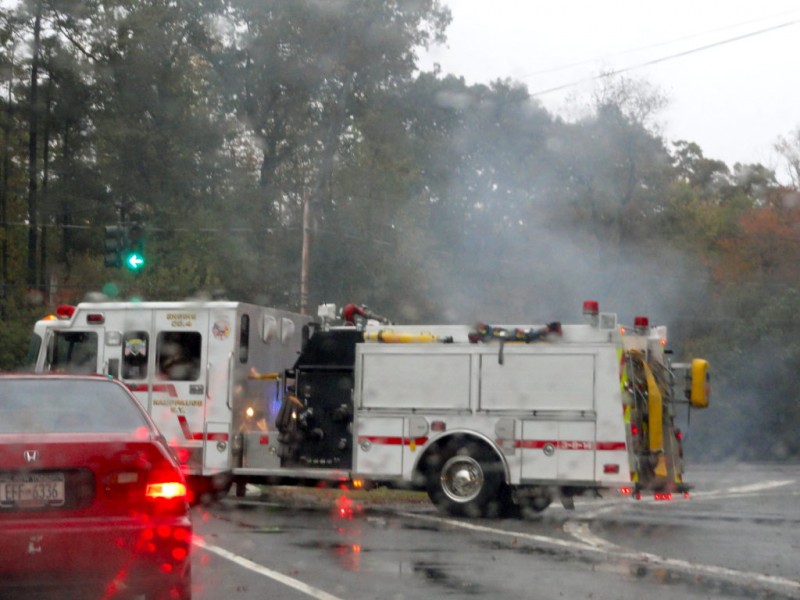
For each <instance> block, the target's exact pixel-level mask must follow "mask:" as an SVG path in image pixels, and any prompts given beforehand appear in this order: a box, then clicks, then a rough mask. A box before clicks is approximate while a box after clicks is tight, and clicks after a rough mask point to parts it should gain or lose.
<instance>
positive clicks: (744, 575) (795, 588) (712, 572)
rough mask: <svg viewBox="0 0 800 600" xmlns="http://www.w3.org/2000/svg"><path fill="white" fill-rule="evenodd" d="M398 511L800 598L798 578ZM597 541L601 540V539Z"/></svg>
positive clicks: (611, 545)
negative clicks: (738, 569) (739, 569)
mask: <svg viewBox="0 0 800 600" xmlns="http://www.w3.org/2000/svg"><path fill="white" fill-rule="evenodd" d="M399 514H402V515H404V516H407V517H412V518H415V519H422V520H425V521H433V522H438V523H442V524H445V525H450V526H452V527H458V528H461V529H467V530H469V531H477V532H480V533H488V534H493V535H499V536H503V537H511V538H514V539H521V540H530V541H533V542H537V543H540V544H545V545H549V546H556V547H559V548H565V549H567V550H570V551H574V552H585V553H589V554H596V555H600V556H607V557H612V558H615V559H625V560H629V561H631V562H636V563H645V564H646V565H648V566H651V567H665V568H668V569H672V570H673V571H679V572H682V573H688V574H690V575H707V576H710V577H714V578H716V579H723V580H725V581H728V582H731V583H734V584H738V585H744V586H757V587H759V588H762V589H767V590H770V591H773V592H777V593H781V594H789V595H792V596H794V597H797V598H800V581H797V580H794V579H788V578H786V577H777V576H772V575H764V574H762V573H752V572H748V571H737V570H734V569H728V568H726V567H717V566H714V565H704V564H699V563H692V562H689V561H685V560H680V559H675V558H667V557H665V556H658V555H657V554H650V553H649V552H635V551H628V550H624V549H622V548H619V547H618V546H614V545H613V544H610V543H609V542H605V543H604V544H603V545H601V546H598V545H594V544H589V543H579V542H574V541H571V540H562V539H559V538H553V537H549V536H544V535H537V534H531V533H526V532H524V531H507V530H504V529H496V528H494V527H487V526H485V525H477V524H475V523H469V522H465V521H457V520H455V519H448V518H444V517H436V516H433V515H425V514H421V513H409V512H402V513H399ZM599 539H600V538H596V539H595V540H594V542H597V540H599ZM601 541H602V542H604V540H601Z"/></svg>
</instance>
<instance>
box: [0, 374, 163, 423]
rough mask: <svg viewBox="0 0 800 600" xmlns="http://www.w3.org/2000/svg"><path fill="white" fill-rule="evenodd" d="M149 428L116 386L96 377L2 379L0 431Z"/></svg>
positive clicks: (0, 387) (128, 398)
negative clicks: (91, 378)
mask: <svg viewBox="0 0 800 600" xmlns="http://www.w3.org/2000/svg"><path fill="white" fill-rule="evenodd" d="M141 427H147V428H149V424H148V422H147V420H146V419H145V417H144V415H143V413H142V411H141V409H140V408H139V407H138V405H137V404H136V403H135V401H134V400H133V399H132V398H131V397H130V396H129V395H128V394H127V393H126V392H125V390H123V389H121V388H120V387H119V386H118V385H116V384H114V383H112V382H110V381H104V380H102V379H98V380H78V379H76V380H69V379H58V378H54V379H49V378H42V379H0V433H82V432H85V433H132V432H134V431H136V430H137V429H139V428H141Z"/></svg>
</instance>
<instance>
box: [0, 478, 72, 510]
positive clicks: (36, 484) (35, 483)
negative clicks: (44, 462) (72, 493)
mask: <svg viewBox="0 0 800 600" xmlns="http://www.w3.org/2000/svg"><path fill="white" fill-rule="evenodd" d="M63 504H64V474H63V473H28V474H25V475H13V476H12V477H11V478H10V479H8V478H3V479H0V506H6V507H8V506H16V507H19V508H31V507H43V506H63Z"/></svg>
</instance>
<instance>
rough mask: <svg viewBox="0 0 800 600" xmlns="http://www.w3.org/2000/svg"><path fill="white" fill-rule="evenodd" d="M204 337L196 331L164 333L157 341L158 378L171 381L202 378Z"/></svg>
mask: <svg viewBox="0 0 800 600" xmlns="http://www.w3.org/2000/svg"><path fill="white" fill-rule="evenodd" d="M202 348H203V336H202V335H200V333H198V332H196V331H162V332H161V333H159V334H158V338H157V340H156V352H157V354H156V357H157V369H158V376H159V377H160V378H161V379H167V380H170V381H195V380H197V378H198V377H200V358H201V353H202Z"/></svg>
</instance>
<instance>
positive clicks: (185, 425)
mask: <svg viewBox="0 0 800 600" xmlns="http://www.w3.org/2000/svg"><path fill="white" fill-rule="evenodd" d="M178 423H180V424H181V431H183V437H185V438H186V439H187V440H202V439H204V438H205V439H207V440H208V441H209V442H227V441H228V434H227V433H223V432H217V433H209V434H208V435H206V436H203V433H202V432H197V433H193V432H192V430H191V429H190V428H189V422H188V421H187V420H186V417H185V416H183V415H178Z"/></svg>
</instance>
